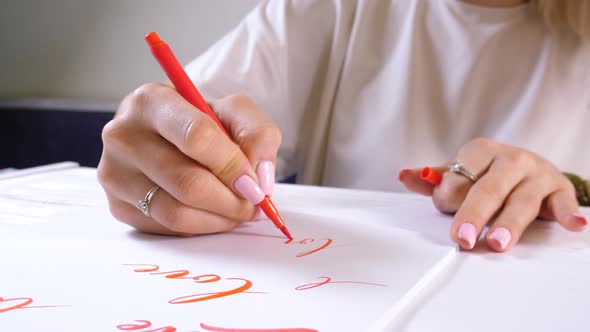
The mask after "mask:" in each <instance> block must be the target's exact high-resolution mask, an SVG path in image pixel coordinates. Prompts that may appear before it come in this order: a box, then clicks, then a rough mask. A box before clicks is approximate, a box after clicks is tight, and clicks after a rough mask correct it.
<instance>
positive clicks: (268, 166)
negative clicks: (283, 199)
mask: <svg viewBox="0 0 590 332" xmlns="http://www.w3.org/2000/svg"><path fill="white" fill-rule="evenodd" d="M256 175H257V176H258V183H259V184H260V188H262V191H264V193H265V194H266V195H267V196H272V193H273V192H274V189H275V165H274V164H273V162H272V161H263V162H261V163H259V164H258V167H256Z"/></svg>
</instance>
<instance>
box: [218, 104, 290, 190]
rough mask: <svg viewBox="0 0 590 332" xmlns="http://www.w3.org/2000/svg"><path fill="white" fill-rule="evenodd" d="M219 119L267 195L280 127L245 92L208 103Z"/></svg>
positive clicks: (273, 175)
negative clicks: (244, 156) (251, 167)
mask: <svg viewBox="0 0 590 332" xmlns="http://www.w3.org/2000/svg"><path fill="white" fill-rule="evenodd" d="M211 106H212V108H213V110H214V112H215V113H216V115H217V117H218V118H219V121H221V123H222V124H223V126H224V127H225V128H226V129H227V131H228V132H229V134H230V135H231V136H232V139H233V140H234V142H235V143H236V144H238V146H239V147H240V149H241V150H242V152H244V154H245V155H246V157H247V158H248V160H249V161H250V163H251V164H252V166H253V167H254V169H256V175H257V177H258V184H259V185H260V187H261V188H262V190H263V191H264V193H265V194H266V195H267V196H271V195H272V193H273V191H274V183H275V164H276V159H277V152H278V150H279V146H280V145H281V131H280V129H279V128H278V127H277V126H276V125H275V124H274V123H273V122H272V121H271V120H270V119H269V118H268V117H267V116H266V114H264V112H262V111H261V110H260V109H259V108H258V106H256V103H255V102H254V101H253V100H252V99H251V98H249V97H246V96H230V97H226V98H223V99H219V100H217V101H214V102H212V103H211Z"/></svg>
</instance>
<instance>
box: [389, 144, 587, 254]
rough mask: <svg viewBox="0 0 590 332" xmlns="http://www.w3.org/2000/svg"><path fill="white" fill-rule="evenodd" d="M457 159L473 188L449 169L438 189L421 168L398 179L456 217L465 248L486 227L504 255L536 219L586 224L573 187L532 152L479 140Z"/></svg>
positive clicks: (454, 232) (454, 231)
mask: <svg viewBox="0 0 590 332" xmlns="http://www.w3.org/2000/svg"><path fill="white" fill-rule="evenodd" d="M455 160H459V161H461V162H462V163H463V165H464V166H465V168H466V169H467V170H469V171H470V172H472V173H474V174H475V175H477V177H478V179H477V181H476V182H475V183H474V182H473V181H471V180H470V179H469V178H468V177H466V176H463V175H461V174H457V173H453V172H449V171H448V170H447V168H446V165H445V166H444V167H439V168H436V169H438V170H439V171H440V172H444V173H443V177H442V182H441V183H440V184H439V185H436V186H435V185H433V184H430V183H428V182H426V181H424V180H422V179H421V178H420V170H421V169H406V170H402V171H401V172H400V174H399V179H400V181H401V182H403V183H404V185H405V186H406V188H407V189H409V190H411V191H414V192H417V193H421V194H424V195H432V200H433V202H434V205H435V206H436V207H437V208H438V209H439V210H440V211H442V212H445V213H454V214H455V217H454V221H453V225H452V227H451V238H452V239H453V241H455V242H456V243H458V244H459V245H460V246H461V248H463V249H472V248H473V247H474V246H475V244H476V242H477V239H478V238H479V236H480V234H481V232H482V230H483V229H484V226H486V224H488V223H490V228H489V230H488V231H487V233H486V236H485V239H486V242H487V244H488V246H489V247H490V248H492V249H493V250H496V251H500V252H504V251H507V250H509V249H510V248H511V247H512V246H513V245H514V244H515V243H517V242H518V240H519V239H520V237H521V236H522V233H523V232H524V230H525V229H526V228H527V226H528V225H529V224H530V223H531V222H533V221H534V220H535V219H536V218H537V217H542V218H546V219H555V220H557V222H559V223H560V224H561V225H562V226H563V227H564V228H565V229H567V230H570V231H582V230H583V229H584V227H585V226H586V225H587V224H588V221H587V220H586V218H585V217H584V216H583V215H581V214H579V213H578V208H579V206H578V202H577V200H576V194H575V190H574V187H573V185H572V184H571V182H570V181H569V180H568V179H567V178H566V177H565V176H564V175H563V174H561V172H560V171H559V170H558V169H557V168H556V167H555V166H553V165H552V164H551V163H550V162H548V161H547V160H545V159H543V158H541V157H540V156H538V155H536V154H534V153H532V152H529V151H527V150H524V149H519V148H516V147H513V146H509V145H504V144H499V143H496V142H493V141H491V140H488V139H483V138H479V139H475V140H473V141H471V142H469V143H467V144H465V145H464V146H463V147H462V148H461V149H460V150H459V153H458V154H457V156H456V159H455Z"/></svg>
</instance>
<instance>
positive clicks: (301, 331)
mask: <svg viewBox="0 0 590 332" xmlns="http://www.w3.org/2000/svg"><path fill="white" fill-rule="evenodd" d="M201 328H203V329H205V330H206V331H214V332H318V330H312V329H306V328H299V327H298V328H284V329H229V328H224V327H215V326H211V325H205V324H203V323H201Z"/></svg>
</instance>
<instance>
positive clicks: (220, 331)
mask: <svg viewBox="0 0 590 332" xmlns="http://www.w3.org/2000/svg"><path fill="white" fill-rule="evenodd" d="M134 322H136V323H131V324H121V325H117V329H119V330H121V331H140V332H176V330H177V329H176V327H174V326H164V327H160V328H156V329H150V330H145V329H147V328H150V327H151V326H152V323H151V322H150V321H149V320H135V321H134ZM200 327H201V328H202V329H204V330H205V331H212V332H318V330H314V329H306V328H278V329H239V328H225V327H216V326H211V325H206V324H204V323H201V324H200ZM192 332H199V331H192Z"/></svg>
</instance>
